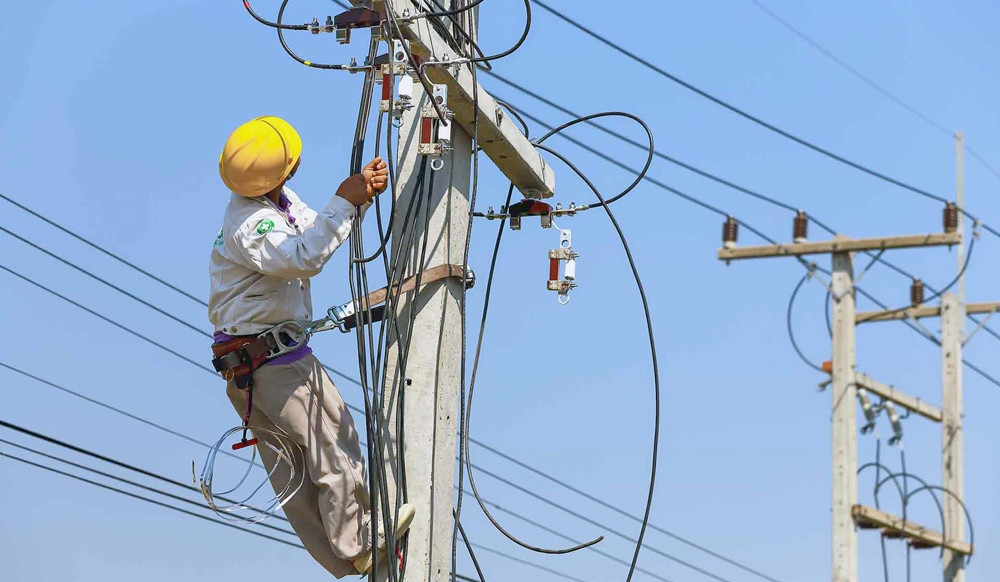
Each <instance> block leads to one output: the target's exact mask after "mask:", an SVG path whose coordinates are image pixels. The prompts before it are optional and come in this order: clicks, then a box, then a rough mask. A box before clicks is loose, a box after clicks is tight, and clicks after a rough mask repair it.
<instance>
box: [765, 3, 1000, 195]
mask: <svg viewBox="0 0 1000 582" xmlns="http://www.w3.org/2000/svg"><path fill="white" fill-rule="evenodd" d="M749 1H750V2H751V3H752V4H753V5H754V6H756V7H757V8H759V9H760V10H761V12H763V13H764V14H767V15H768V16H770V17H771V18H772V19H774V20H775V21H776V22H777V23H778V24H780V25H781V26H783V27H784V28H786V29H787V30H788V31H789V32H791V33H792V34H794V35H795V36H797V37H799V38H800V39H802V41H804V42H805V43H806V44H808V45H810V46H811V47H813V48H814V49H816V50H817V51H819V52H820V53H822V54H823V55H824V56H826V57H827V58H828V59H830V60H831V61H833V62H834V63H836V64H837V65H839V66H840V67H841V68H842V69H844V70H845V71H847V72H848V73H850V74H851V75H853V76H855V77H856V78H858V79H859V80H860V81H861V82H863V83H864V84H866V85H868V86H869V87H871V88H872V89H874V90H876V91H878V92H879V93H881V94H882V96H883V97H885V98H887V99H889V100H890V101H892V102H893V103H895V104H896V105H899V106H900V107H902V108H903V109H905V110H907V111H909V112H910V113H912V114H913V115H915V116H916V117H917V118H919V119H921V120H922V121H924V122H925V123H927V125H929V126H931V127H933V128H934V129H936V130H938V131H940V132H941V133H943V134H945V135H947V136H949V137H955V132H954V131H952V130H950V129H948V128H947V127H945V126H944V125H943V124H941V123H938V122H937V121H934V119H932V118H931V116H930V115H927V114H926V113H924V112H922V111H920V110H919V109H917V108H916V107H914V106H913V105H910V104H909V103H907V102H906V101H905V100H903V98H901V97H899V96H898V95H896V94H894V93H893V92H892V91H889V90H888V89H886V88H885V87H884V86H882V85H881V84H879V83H877V82H875V80H873V79H872V78H871V77H869V76H868V75H865V74H864V73H862V72H861V71H859V70H857V69H856V68H854V67H852V66H851V65H850V64H849V63H848V62H847V61H845V60H844V59H842V58H840V57H838V56H837V55H836V54H835V53H834V52H833V51H831V50H830V49H828V48H826V47H825V46H823V45H822V44H820V43H819V42H818V41H817V40H815V39H813V38H812V37H810V36H809V35H808V34H806V33H805V32H803V31H802V30H800V29H798V28H796V27H795V25H793V24H792V23H791V22H788V21H787V20H785V19H784V18H782V17H781V15H779V14H778V13H776V12H774V11H773V10H771V9H770V8H768V7H767V6H765V5H764V4H762V3H761V2H759V1H758V0H749ZM964 147H965V151H967V152H969V154H970V155H971V156H972V157H973V158H975V159H976V160H977V161H979V163H981V164H982V165H983V167H985V168H986V169H987V170H989V171H990V172H991V173H992V174H993V175H994V176H997V177H998V178H1000V172H998V171H997V170H996V169H995V168H994V167H993V166H992V165H991V164H990V163H989V162H987V161H986V159H985V158H984V157H983V156H982V155H980V154H979V152H977V151H976V150H974V149H973V148H972V147H970V146H968V145H966V146H964Z"/></svg>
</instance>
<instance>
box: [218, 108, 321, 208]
mask: <svg viewBox="0 0 1000 582" xmlns="http://www.w3.org/2000/svg"><path fill="white" fill-rule="evenodd" d="M301 155H302V139H301V138H300V137H299V134H298V133H297V132H296V131H295V129H294V128H293V127H292V126H291V125H289V124H288V122H287V121H285V120H284V119H280V118H278V117H271V116H266V117H258V118H257V119H254V120H253V121H249V122H247V123H244V124H243V125H241V126H239V127H238V128H236V131H234V132H233V134H232V135H231V136H229V139H228V140H227V141H226V145H225V147H223V148H222V155H221V156H219V175H220V176H222V181H223V182H225V183H226V186H228V187H229V189H230V190H232V191H233V192H235V193H237V194H239V195H240V196H246V197H248V198H254V197H257V196H263V195H264V194H267V193H268V192H270V191H271V190H274V189H275V188H277V187H278V186H280V185H281V183H282V182H284V181H285V180H286V179H287V178H288V175H289V174H290V173H291V172H292V170H293V169H294V168H295V164H297V163H298V161H299V157H300V156H301Z"/></svg>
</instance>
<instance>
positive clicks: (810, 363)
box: [785, 270, 826, 374]
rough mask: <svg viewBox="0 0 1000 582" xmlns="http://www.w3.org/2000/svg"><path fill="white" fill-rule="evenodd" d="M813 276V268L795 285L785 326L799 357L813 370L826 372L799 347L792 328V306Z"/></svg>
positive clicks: (789, 300)
mask: <svg viewBox="0 0 1000 582" xmlns="http://www.w3.org/2000/svg"><path fill="white" fill-rule="evenodd" d="M812 276H813V272H812V271H811V270H807V271H806V274H805V275H803V276H802V278H801V279H799V283H798V284H797V285H796V286H795V290H794V291H792V296H791V297H789V298H788V309H786V310H785V326H786V327H787V328H788V339H789V340H791V342H792V348H794V349H795V353H796V354H798V356H799V359H800V360H802V361H803V362H805V363H806V365H807V366H809V367H810V368H812V369H813V370H816V371H817V372H820V373H822V374H825V373H826V371H825V370H823V367H822V366H820V365H819V364H816V363H815V362H813V361H812V360H810V359H809V358H807V357H806V355H805V354H804V353H803V352H802V349H801V348H799V342H797V341H795V331H794V330H793V329H792V307H793V306H794V305H795V297H797V296H798V294H799V290H800V289H801V288H802V285H803V284H805V282H806V281H808V280H809V278H810V277H812Z"/></svg>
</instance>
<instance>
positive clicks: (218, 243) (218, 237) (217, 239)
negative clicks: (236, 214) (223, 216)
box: [213, 228, 223, 247]
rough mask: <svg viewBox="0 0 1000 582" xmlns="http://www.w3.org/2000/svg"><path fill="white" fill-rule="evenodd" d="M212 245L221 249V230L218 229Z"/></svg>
mask: <svg viewBox="0 0 1000 582" xmlns="http://www.w3.org/2000/svg"><path fill="white" fill-rule="evenodd" d="M213 244H215V246H217V247H221V246H222V244H223V239H222V229H221V228H220V229H219V234H218V235H216V237H215V243H213Z"/></svg>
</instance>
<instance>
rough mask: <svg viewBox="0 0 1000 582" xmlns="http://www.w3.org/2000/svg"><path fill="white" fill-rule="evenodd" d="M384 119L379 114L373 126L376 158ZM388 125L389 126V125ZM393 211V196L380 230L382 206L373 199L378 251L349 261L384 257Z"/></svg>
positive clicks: (370, 260) (377, 198)
mask: <svg viewBox="0 0 1000 582" xmlns="http://www.w3.org/2000/svg"><path fill="white" fill-rule="evenodd" d="M384 117H385V116H384V115H383V114H381V113H379V116H378V122H377V124H376V126H375V155H376V156H377V155H378V153H379V144H380V143H381V142H380V140H381V137H382V120H383V118H384ZM390 125H391V123H390ZM395 211H396V197H395V196H393V197H392V206H391V207H390V209H389V217H390V220H389V226H388V227H386V228H384V229H383V228H382V206H381V205H380V204H379V196H376V197H375V218H376V219H377V220H376V222H375V224H376V225H377V227H378V238H379V241H381V242H380V243H379V247H378V250H376V251H375V252H374V253H373V254H372V255H371V256H369V257H365V258H362V259H354V258H352V259H351V260H352V261H354V262H357V263H370V262H372V261H374V260H375V259H377V258H378V257H379V256H382V257H384V256H385V254H386V252H387V251H386V249H387V248H388V244H389V238H390V236H391V235H392V218H391V217H392V216H393V215H394V214H395ZM387 270H388V269H387Z"/></svg>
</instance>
